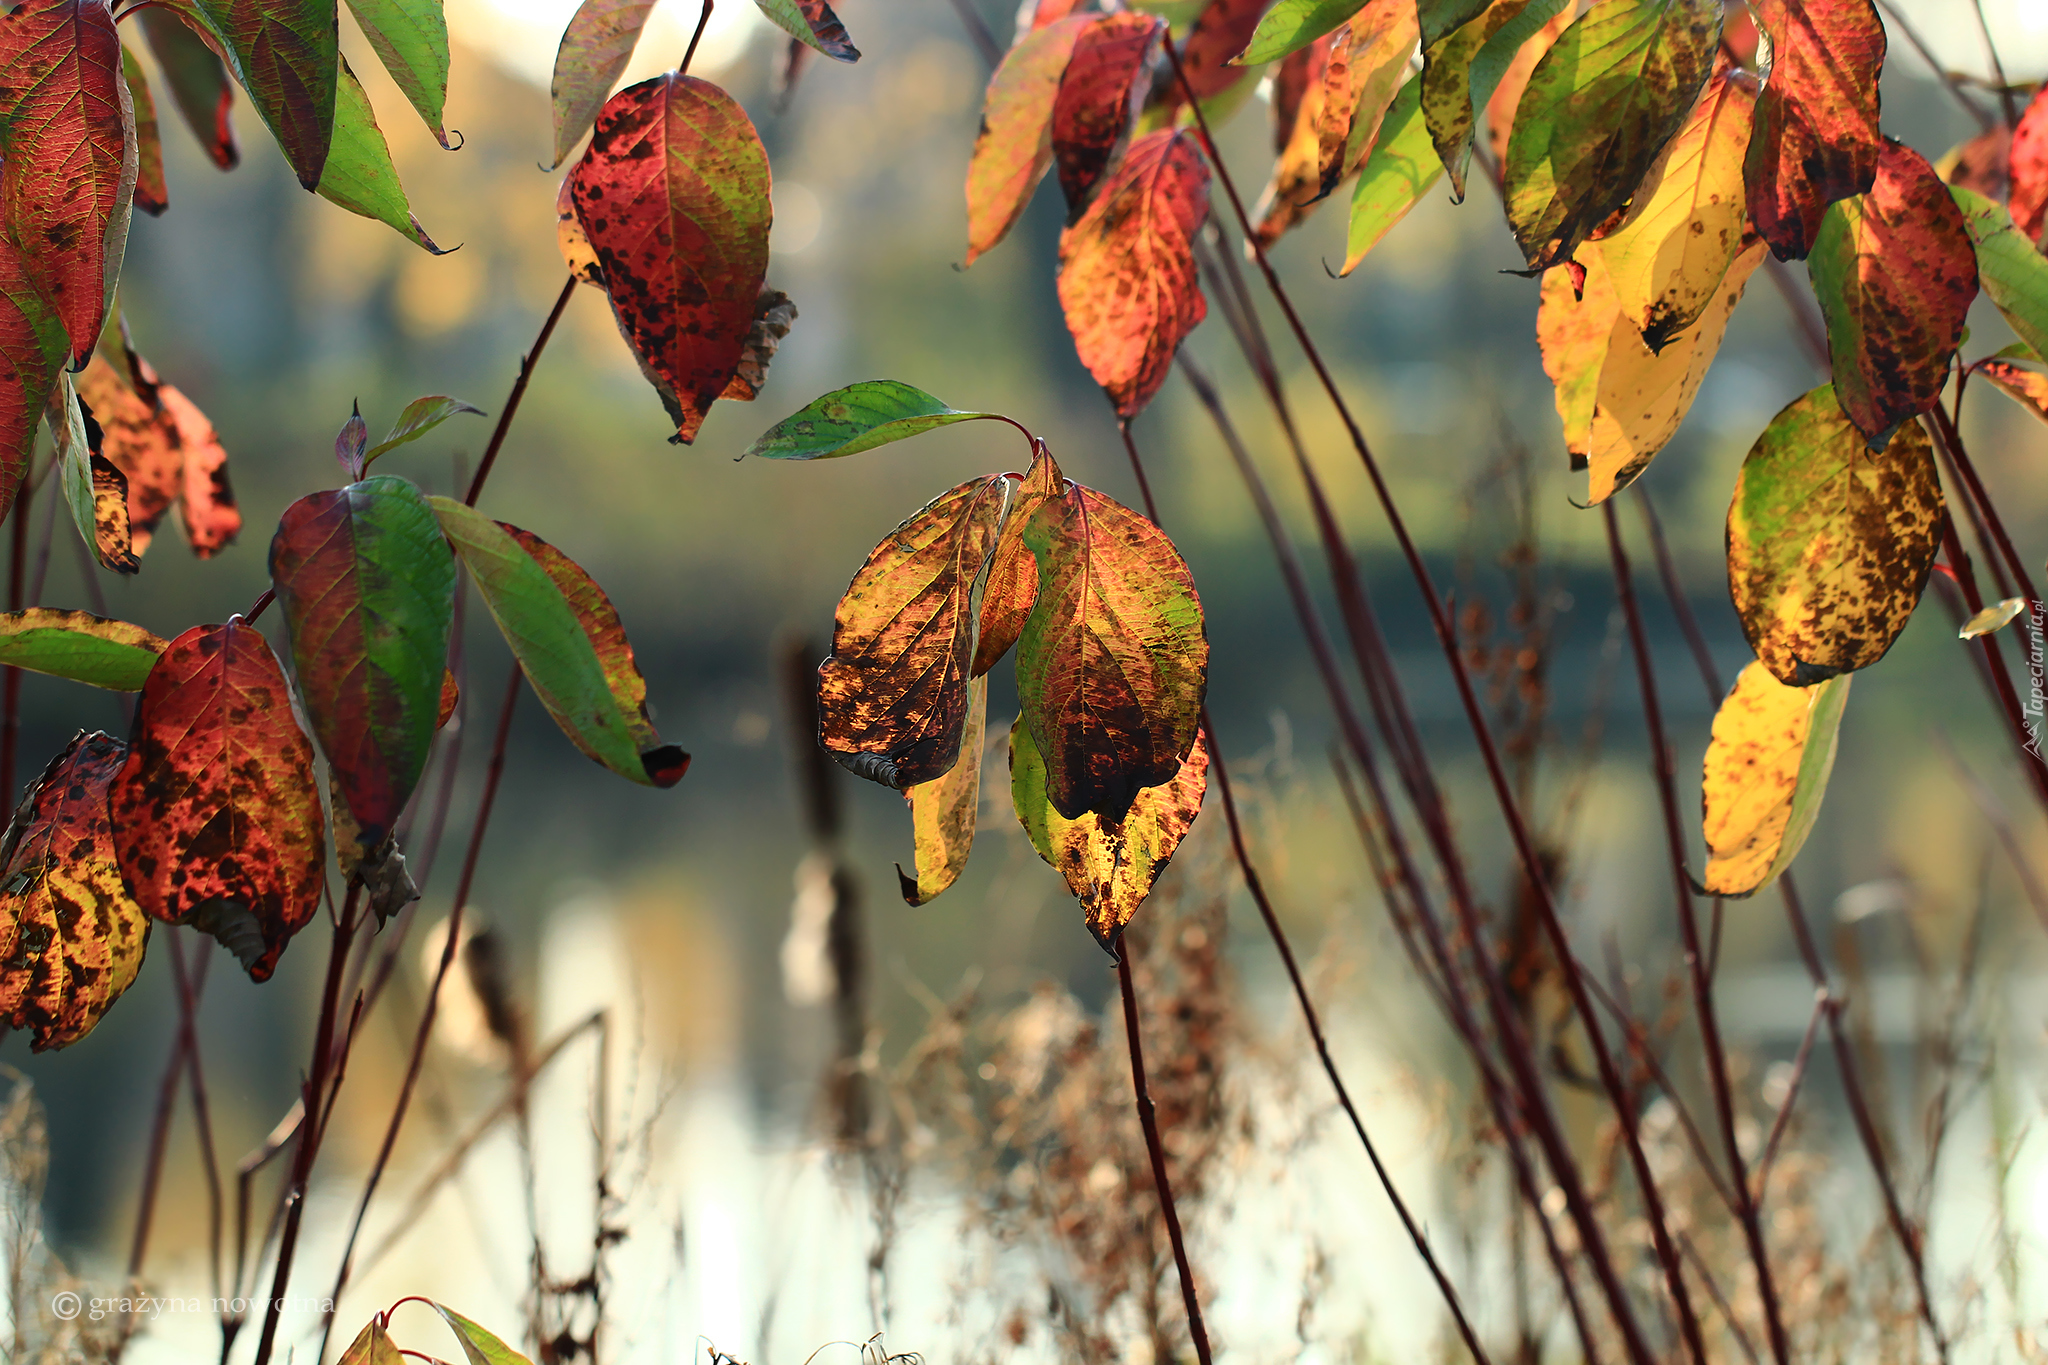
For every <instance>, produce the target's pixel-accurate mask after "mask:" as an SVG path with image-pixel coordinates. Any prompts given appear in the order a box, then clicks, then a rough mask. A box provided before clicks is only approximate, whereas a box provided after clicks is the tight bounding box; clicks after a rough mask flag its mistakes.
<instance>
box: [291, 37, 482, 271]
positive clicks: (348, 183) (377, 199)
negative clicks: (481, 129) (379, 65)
mask: <svg viewBox="0 0 2048 1365" xmlns="http://www.w3.org/2000/svg"><path fill="white" fill-rule="evenodd" d="M322 165H323V169H322V170H321V173H320V183H319V185H318V186H317V188H318V190H319V193H320V197H321V198H322V199H325V200H326V201H327V202H329V203H330V204H335V205H337V206H339V207H341V208H345V209H347V210H348V211H349V212H350V213H355V214H361V215H362V216H363V217H365V218H371V219H375V220H376V221H377V222H380V223H382V224H384V225H385V226H386V227H389V228H391V229H393V230H394V231H396V232H397V233H398V234H399V235H400V236H401V237H404V238H406V239H407V240H409V241H410V242H412V243H413V244H414V245H415V246H419V247H422V248H424V249H425V250H427V251H430V252H432V253H433V254H434V255H436V256H441V255H445V254H446V250H445V249H444V248H442V247H439V246H436V245H435V244H434V239H433V238H431V237H429V236H428V235H427V230H426V229H425V228H423V227H421V226H420V220H419V219H417V218H415V217H413V214H412V203H411V201H410V200H408V199H407V198H406V195H405V186H403V185H401V184H400V183H399V182H398V168H397V167H396V166H394V165H393V164H392V162H391V148H390V146H389V144H387V143H386V142H385V141H384V133H383V131H382V130H381V129H379V128H378V127H377V111H376V110H374V109H372V108H371V107H370V97H369V96H368V95H366V94H364V93H363V86H362V82H360V81H358V80H357V79H356V73H355V72H353V71H351V70H350V69H349V65H348V61H347V59H346V58H344V59H343V60H342V63H341V83H340V85H339V86H338V87H337V94H336V95H335V101H334V137H333V141H332V143H331V145H330V146H329V148H328V152H327V157H326V160H325V161H324V162H323V163H322ZM451 249H452V248H451Z"/></svg>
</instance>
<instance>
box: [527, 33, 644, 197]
mask: <svg viewBox="0 0 2048 1365" xmlns="http://www.w3.org/2000/svg"><path fill="white" fill-rule="evenodd" d="M653 11H654V0H583V3H582V4H580V5H578V6H577V7H576V12H575V13H574V14H572V15H570V16H569V26H568V27H567V28H565V29H563V30H562V43H561V46H560V47H558V48H557V49H556V50H555V74H554V80H553V83H552V87H551V91H552V94H553V98H554V115H555V159H554V160H553V161H552V162H550V163H549V166H550V168H552V167H555V166H559V165H561V164H562V163H563V162H564V161H566V160H568V158H569V153H570V152H572V151H574V150H575V148H576V144H577V143H578V142H581V141H582V140H583V135H584V134H585V133H587V132H589V131H590V125H591V124H592V123H593V122H595V121H596V119H597V111H598V110H599V109H602V108H603V107H604V102H605V98H606V97H607V96H609V95H610V94H611V93H612V87H613V86H615V85H617V84H618V83H619V77H621V76H623V75H625V74H626V65H627V63H629V62H631V61H632V60H633V49H634V48H635V47H637V46H639V43H640V31H641V30H642V29H644V28H645V27H646V26H647V16H648V15H649V14H651V13H653Z"/></svg>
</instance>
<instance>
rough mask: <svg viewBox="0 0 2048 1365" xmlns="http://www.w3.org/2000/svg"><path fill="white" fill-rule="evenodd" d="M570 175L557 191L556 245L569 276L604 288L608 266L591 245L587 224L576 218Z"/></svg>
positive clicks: (563, 179)
mask: <svg viewBox="0 0 2048 1365" xmlns="http://www.w3.org/2000/svg"><path fill="white" fill-rule="evenodd" d="M570 178H571V177H569V176H566V175H565V176H563V177H562V185H561V188H560V189H558V190H557V191H556V192H555V245H556V246H558V247H560V248H561V251H562V264H564V265H566V266H568V267H569V273H570V274H571V275H574V276H575V277H576V278H577V279H579V280H581V281H582V282H583V283H585V284H594V285H596V286H597V287H598V288H599V289H602V288H604V267H603V266H601V265H599V264H598V263H597V252H596V250H595V249H594V248H592V246H591V245H590V236H589V234H588V233H586V232H584V230H583V224H582V223H580V222H578V221H577V218H576V202H575V200H574V199H572V198H571V197H570V195H569V181H570Z"/></svg>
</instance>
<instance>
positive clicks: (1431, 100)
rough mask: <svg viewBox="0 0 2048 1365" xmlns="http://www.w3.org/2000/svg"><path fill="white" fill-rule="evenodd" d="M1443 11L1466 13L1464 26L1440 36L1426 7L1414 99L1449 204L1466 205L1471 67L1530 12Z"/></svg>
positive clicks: (1521, 3)
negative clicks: (1444, 176) (1447, 180)
mask: <svg viewBox="0 0 2048 1365" xmlns="http://www.w3.org/2000/svg"><path fill="white" fill-rule="evenodd" d="M1439 8H1445V9H1446V10H1447V13H1446V16H1445V17H1446V18H1452V17H1455V15H1456V14H1458V13H1463V12H1465V10H1467V9H1469V10H1470V11H1471V12H1470V14H1469V16H1468V17H1467V18H1465V19H1464V20H1463V21H1462V22H1460V23H1456V24H1453V25H1452V26H1451V27H1449V28H1446V29H1442V30H1441V31H1439V30H1438V29H1437V28H1436V27H1434V26H1432V25H1431V23H1430V22H1429V9H1430V7H1429V6H1425V7H1424V13H1423V24H1422V44H1423V46H1422V75H1421V77H1420V78H1419V80H1418V82H1417V94H1418V98H1419V100H1420V104H1421V109H1422V121H1423V123H1424V124H1425V125H1426V126H1427V127H1428V129H1429V137H1430V143H1431V145H1432V146H1434V147H1435V148H1436V155H1437V159H1438V161H1440V162H1441V163H1442V165H1443V167H1444V169H1445V171H1447V172H1448V173H1449V175H1450V177H1451V199H1452V201H1453V202H1455V203H1463V202H1464V200H1465V172H1466V168H1467V166H1468V165H1469V164H1470V162H1471V158H1472V136H1473V132H1474V130H1475V129H1476V128H1477V126H1478V117H1479V107H1480V101H1478V100H1475V99H1474V98H1473V96H1474V93H1475V92H1474V90H1473V84H1472V68H1473V64H1474V63H1475V62H1476V61H1477V60H1478V58H1479V56H1480V54H1481V53H1482V52H1485V51H1486V50H1487V48H1488V47H1489V46H1490V45H1491V44H1492V42H1493V40H1494V38H1495V37H1496V36H1497V35H1498V34H1500V33H1501V32H1503V31H1505V30H1506V29H1507V27H1508V26H1509V25H1510V24H1511V23H1512V22H1513V21H1514V20H1515V19H1516V17H1517V16H1519V15H1521V14H1522V13H1524V12H1525V11H1526V9H1527V8H1528V4H1527V0H1493V3H1492V4H1490V5H1489V4H1479V5H1468V6H1461V7H1460V8H1459V9H1458V10H1456V11H1448V7H1439Z"/></svg>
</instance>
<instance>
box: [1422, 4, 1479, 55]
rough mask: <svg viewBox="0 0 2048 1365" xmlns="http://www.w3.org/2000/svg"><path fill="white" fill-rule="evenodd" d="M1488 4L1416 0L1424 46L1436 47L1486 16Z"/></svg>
mask: <svg viewBox="0 0 2048 1365" xmlns="http://www.w3.org/2000/svg"><path fill="white" fill-rule="evenodd" d="M1488 3H1489V0H1416V5H1415V10H1416V15H1417V18H1418V19H1419V20H1420V22H1421V30H1422V45H1423V46H1424V47H1434V46H1436V45H1437V44H1438V43H1440V42H1442V41H1443V40H1444V39H1446V38H1448V37H1450V36H1451V34H1453V33H1455V32H1457V31H1458V30H1459V29H1461V28H1463V27H1465V25H1467V24H1469V23H1471V22H1472V21H1473V20H1474V19H1477V18H1478V17H1479V16H1480V15H1482V14H1484V13H1485V12H1486V10H1487V7H1488Z"/></svg>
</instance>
